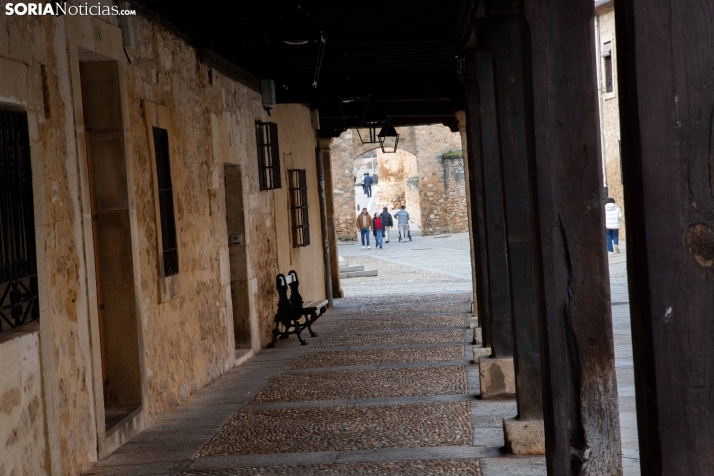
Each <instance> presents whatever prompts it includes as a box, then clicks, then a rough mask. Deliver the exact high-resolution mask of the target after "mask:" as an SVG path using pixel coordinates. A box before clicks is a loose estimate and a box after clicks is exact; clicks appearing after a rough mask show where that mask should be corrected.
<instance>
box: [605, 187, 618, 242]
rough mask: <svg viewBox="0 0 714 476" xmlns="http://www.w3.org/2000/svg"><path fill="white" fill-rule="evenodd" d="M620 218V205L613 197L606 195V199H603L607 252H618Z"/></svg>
mask: <svg viewBox="0 0 714 476" xmlns="http://www.w3.org/2000/svg"><path fill="white" fill-rule="evenodd" d="M621 220H622V210H620V207H618V206H617V204H616V203H615V199H614V198H612V197H607V200H606V201H605V228H607V230H606V233H607V252H608V254H612V253H614V252H617V253H619V252H620V246H619V241H620V221H621ZM613 245H614V246H613ZM613 248H614V249H613Z"/></svg>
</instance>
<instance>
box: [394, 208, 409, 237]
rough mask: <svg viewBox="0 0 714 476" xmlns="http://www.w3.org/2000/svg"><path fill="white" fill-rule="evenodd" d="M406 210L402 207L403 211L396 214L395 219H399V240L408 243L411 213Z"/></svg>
mask: <svg viewBox="0 0 714 476" xmlns="http://www.w3.org/2000/svg"><path fill="white" fill-rule="evenodd" d="M405 208H406V207H405V206H404V205H402V207H401V209H400V210H399V211H398V212H397V213H395V214H394V218H396V219H397V225H399V238H400V239H401V240H405V241H406V239H407V236H408V235H409V212H407V211H406V210H405Z"/></svg>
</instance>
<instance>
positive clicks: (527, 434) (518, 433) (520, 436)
mask: <svg viewBox="0 0 714 476" xmlns="http://www.w3.org/2000/svg"><path fill="white" fill-rule="evenodd" d="M503 439H504V440H505V442H506V451H508V452H509V453H510V454H512V455H544V454H545V428H544V426H543V420H519V419H517V418H504V419H503Z"/></svg>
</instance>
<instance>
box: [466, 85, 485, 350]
mask: <svg viewBox="0 0 714 476" xmlns="http://www.w3.org/2000/svg"><path fill="white" fill-rule="evenodd" d="M464 83H465V84H464V88H465V89H464V98H465V99H464V102H465V103H466V110H465V122H466V124H465V125H466V130H465V132H466V151H465V155H464V159H465V163H464V167H465V168H466V169H468V171H469V178H468V179H469V196H470V199H471V210H470V215H471V216H470V220H471V224H472V228H473V232H472V234H471V236H472V239H473V252H472V258H473V259H472V263H471V265H472V266H473V267H474V276H475V279H476V304H477V308H476V311H477V314H478V325H479V327H480V328H481V332H482V337H481V338H482V344H483V345H484V346H487V345H490V340H489V337H488V336H489V334H488V331H487V328H489V329H490V327H488V326H489V323H490V318H489V316H490V302H491V300H490V297H489V290H488V282H489V280H488V266H487V257H486V217H485V214H484V210H483V177H482V173H481V154H480V153H479V151H478V149H476V150H475V147H476V146H477V145H478V144H479V143H480V138H479V137H478V135H477V133H478V132H477V129H478V128H477V127H476V126H477V124H478V121H477V119H474V118H473V116H472V113H471V112H470V109H473V104H471V103H472V102H474V99H476V100H477V99H478V91H477V90H476V88H477V86H478V85H477V84H476V81H475V80H471V79H469V78H465V80H464ZM476 110H477V111H478V108H476Z"/></svg>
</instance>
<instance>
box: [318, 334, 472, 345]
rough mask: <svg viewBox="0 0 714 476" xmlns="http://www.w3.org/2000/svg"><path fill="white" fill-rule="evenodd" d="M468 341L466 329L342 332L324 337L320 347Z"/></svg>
mask: <svg viewBox="0 0 714 476" xmlns="http://www.w3.org/2000/svg"><path fill="white" fill-rule="evenodd" d="M449 342H466V331H463V330H453V331H423V332H392V333H385V334H341V335H334V334H333V335H330V336H327V337H326V338H324V339H323V340H322V341H321V342H320V343H319V344H318V347H359V346H369V345H385V344H436V343H449Z"/></svg>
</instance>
